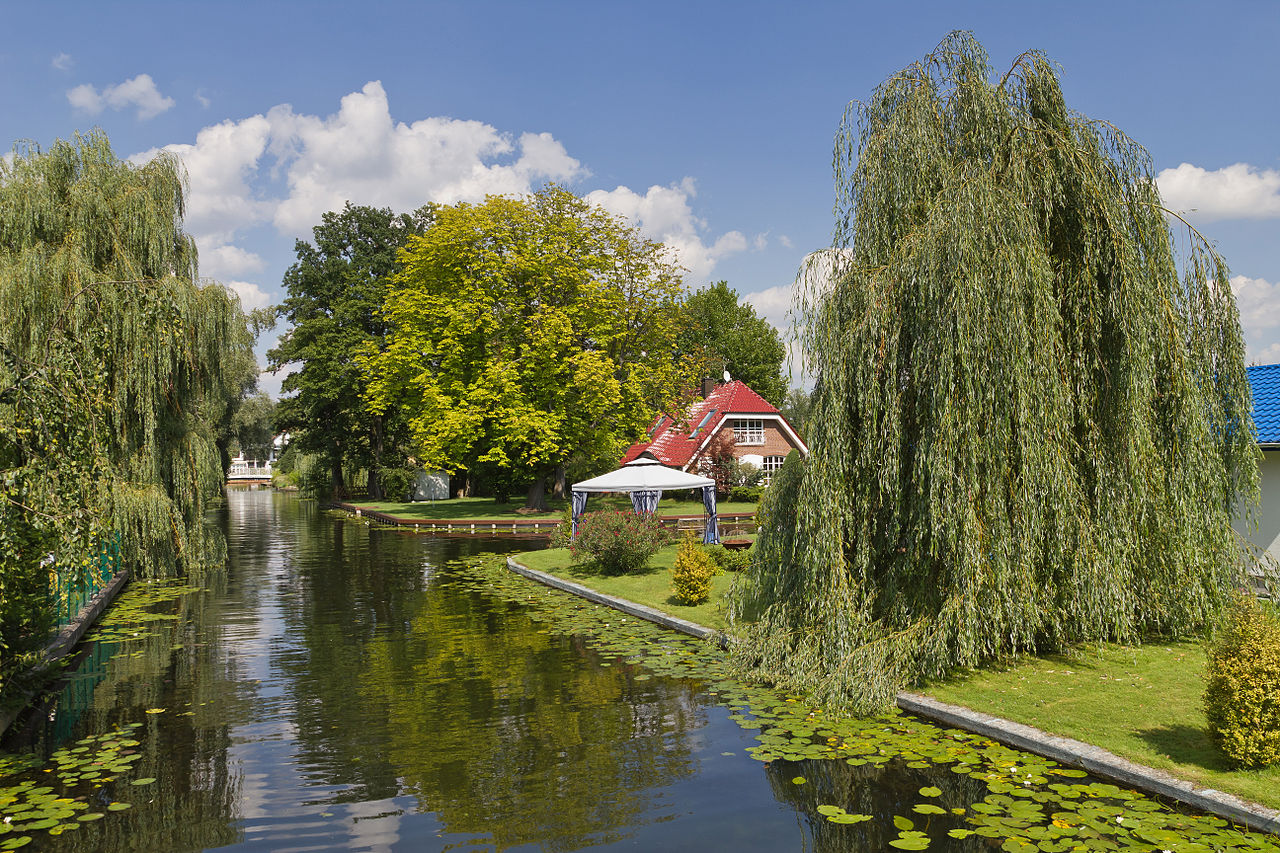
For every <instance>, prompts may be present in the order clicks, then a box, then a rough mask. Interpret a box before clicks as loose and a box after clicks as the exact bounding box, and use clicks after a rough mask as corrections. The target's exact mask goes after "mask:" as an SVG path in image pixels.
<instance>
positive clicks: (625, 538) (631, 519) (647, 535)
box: [569, 510, 670, 575]
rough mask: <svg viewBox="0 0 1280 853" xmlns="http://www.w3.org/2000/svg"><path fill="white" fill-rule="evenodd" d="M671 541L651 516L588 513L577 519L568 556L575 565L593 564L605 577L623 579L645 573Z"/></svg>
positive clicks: (606, 512) (614, 512)
mask: <svg viewBox="0 0 1280 853" xmlns="http://www.w3.org/2000/svg"><path fill="white" fill-rule="evenodd" d="M669 538H670V537H669V536H668V535H667V531H666V529H665V528H663V526H662V525H661V524H660V523H659V522H658V520H657V519H656V518H654V517H653V515H652V514H649V513H645V514H637V513H632V512H624V511H621V510H610V511H605V512H589V513H587V514H586V515H584V516H582V518H580V519H578V535H577V536H576V537H575V538H574V540H573V544H572V545H570V546H569V552H570V553H571V554H572V555H573V560H574V562H576V563H580V562H588V561H592V562H594V563H595V564H596V565H597V566H598V567H599V569H600V571H601V572H603V573H605V574H612V575H621V574H628V573H630V572H638V571H639V570H641V569H643V568H644V567H645V566H646V565H648V563H649V558H650V557H652V556H653V555H654V554H655V553H656V552H657V550H658V549H659V548H661V547H662V546H663V545H665V544H667V541H668V539H669Z"/></svg>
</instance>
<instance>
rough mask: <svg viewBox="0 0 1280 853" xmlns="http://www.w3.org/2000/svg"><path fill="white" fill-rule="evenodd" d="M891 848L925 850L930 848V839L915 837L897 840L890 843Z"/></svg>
mask: <svg viewBox="0 0 1280 853" xmlns="http://www.w3.org/2000/svg"><path fill="white" fill-rule="evenodd" d="M889 846H890V847H896V848H898V849H899V850H925V849H928V847H929V839H928V838H921V837H920V836H918V835H913V836H911V837H909V838H895V839H894V840H893V841H890V842H889Z"/></svg>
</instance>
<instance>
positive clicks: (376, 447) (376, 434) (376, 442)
mask: <svg viewBox="0 0 1280 853" xmlns="http://www.w3.org/2000/svg"><path fill="white" fill-rule="evenodd" d="M372 438H373V441H371V442H369V446H370V448H371V449H372V450H373V464H371V465H370V466H369V499H370V500H375V501H380V500H384V497H385V496H384V495H383V492H382V477H381V476H380V474H379V472H380V471H381V470H382V416H381V415H374V416H373V436H372Z"/></svg>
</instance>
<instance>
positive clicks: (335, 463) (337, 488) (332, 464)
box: [329, 454, 349, 501]
mask: <svg viewBox="0 0 1280 853" xmlns="http://www.w3.org/2000/svg"><path fill="white" fill-rule="evenodd" d="M329 472H330V474H331V477H332V483H333V500H335V501H345V500H346V499H347V498H348V497H349V495H348V494H347V484H346V483H345V482H343V479H342V455H341V454H334V455H333V456H331V457H330V459H329Z"/></svg>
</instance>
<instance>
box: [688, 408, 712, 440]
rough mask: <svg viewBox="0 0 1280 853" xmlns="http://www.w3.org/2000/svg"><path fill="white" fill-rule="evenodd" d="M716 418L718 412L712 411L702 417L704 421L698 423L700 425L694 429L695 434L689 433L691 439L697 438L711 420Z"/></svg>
mask: <svg viewBox="0 0 1280 853" xmlns="http://www.w3.org/2000/svg"><path fill="white" fill-rule="evenodd" d="M715 416H716V410H715V409H712V410H710V411H709V412H707V413H706V414H705V415H703V416H702V420H700V421H698V425H697V426H696V427H694V428H693V432H691V433H689V438H697V437H698V433H700V432H702V431H703V430H704V429H706V426H707V424H709V423H711V419H712V418H714V417H715Z"/></svg>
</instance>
